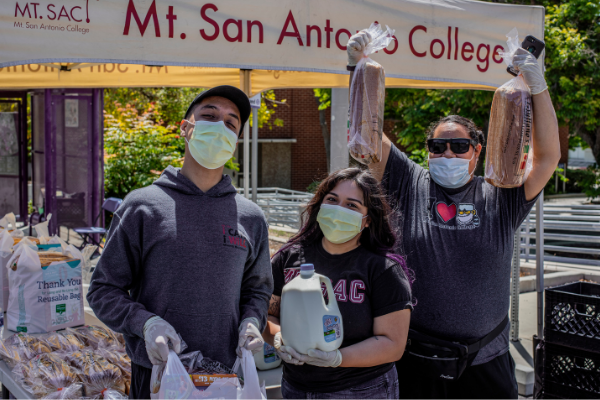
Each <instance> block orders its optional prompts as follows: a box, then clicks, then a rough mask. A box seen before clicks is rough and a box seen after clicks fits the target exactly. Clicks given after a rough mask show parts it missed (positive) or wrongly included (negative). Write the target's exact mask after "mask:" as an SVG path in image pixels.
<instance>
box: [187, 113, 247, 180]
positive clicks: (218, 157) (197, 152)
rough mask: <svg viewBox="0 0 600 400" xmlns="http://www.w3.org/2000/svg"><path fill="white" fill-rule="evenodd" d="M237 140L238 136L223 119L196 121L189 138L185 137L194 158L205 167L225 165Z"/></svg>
mask: <svg viewBox="0 0 600 400" xmlns="http://www.w3.org/2000/svg"><path fill="white" fill-rule="evenodd" d="M187 122H188V123H190V124H192V125H193V123H191V122H189V121H187ZM237 140H238V136H237V135H236V134H235V133H234V132H233V131H232V130H231V129H229V128H227V127H226V126H225V123H224V122H223V121H218V122H209V121H196V124H195V126H194V131H193V132H192V136H191V138H190V140H188V139H187V138H186V139H185V141H186V142H187V144H188V147H189V149H190V154H191V155H192V157H193V158H194V160H196V162H197V163H198V164H200V165H202V166H203V167H204V168H207V169H217V168H220V167H222V166H223V165H225V163H226V162H227V160H229V159H230V158H231V157H232V156H233V152H234V151H235V145H236V143H237Z"/></svg>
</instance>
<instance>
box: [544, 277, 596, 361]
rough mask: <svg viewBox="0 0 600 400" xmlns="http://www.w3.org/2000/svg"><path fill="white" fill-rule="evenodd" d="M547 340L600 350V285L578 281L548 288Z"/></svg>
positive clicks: (585, 348)
mask: <svg viewBox="0 0 600 400" xmlns="http://www.w3.org/2000/svg"><path fill="white" fill-rule="evenodd" d="M545 317H546V320H545V321H546V323H545V331H544V333H545V335H544V336H545V339H546V340H547V341H549V342H553V343H560V344H564V345H566V346H571V347H577V348H580V349H583V350H592V351H600V285H599V284H596V283H589V282H575V283H569V284H567V285H562V286H556V287H553V288H548V289H546V309H545Z"/></svg>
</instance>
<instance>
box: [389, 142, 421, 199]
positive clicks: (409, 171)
mask: <svg viewBox="0 0 600 400" xmlns="http://www.w3.org/2000/svg"><path fill="white" fill-rule="evenodd" d="M424 172H425V170H424V168H423V167H421V166H420V165H418V164H417V163H415V162H414V161H412V160H411V159H409V158H408V157H407V156H406V154H404V153H403V152H401V151H400V150H398V148H397V147H396V146H394V145H393V144H392V148H391V150H390V156H389V158H388V162H387V164H386V165H385V171H384V173H383V179H382V180H381V184H382V186H383V188H384V189H385V190H386V192H387V194H388V196H390V197H391V198H392V199H394V200H396V201H398V200H400V198H401V197H403V196H404V195H406V194H407V193H408V190H409V189H410V188H411V187H412V186H414V182H415V180H416V179H417V178H418V176H419V175H420V174H422V173H424Z"/></svg>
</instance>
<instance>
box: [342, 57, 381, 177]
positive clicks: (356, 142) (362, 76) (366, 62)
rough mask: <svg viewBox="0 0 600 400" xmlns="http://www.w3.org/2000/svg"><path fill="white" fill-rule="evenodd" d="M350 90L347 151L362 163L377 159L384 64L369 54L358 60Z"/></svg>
mask: <svg viewBox="0 0 600 400" xmlns="http://www.w3.org/2000/svg"><path fill="white" fill-rule="evenodd" d="M350 91H351V92H350V135H349V136H350V137H349V142H348V149H349V151H350V154H351V155H352V157H353V158H354V159H355V160H357V161H358V162H360V163H362V164H367V165H368V164H371V163H376V162H379V161H380V160H381V156H382V136H383V113H384V106H385V72H384V70H383V67H382V66H381V65H380V64H378V63H377V62H375V61H373V60H371V59H370V58H367V59H363V60H361V61H360V62H359V64H358V65H357V66H356V69H355V71H354V77H353V79H352V85H351V88H350Z"/></svg>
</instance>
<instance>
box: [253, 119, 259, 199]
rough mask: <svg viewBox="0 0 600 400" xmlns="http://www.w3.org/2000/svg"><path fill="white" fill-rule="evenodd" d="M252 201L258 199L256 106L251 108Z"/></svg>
mask: <svg viewBox="0 0 600 400" xmlns="http://www.w3.org/2000/svg"><path fill="white" fill-rule="evenodd" d="M252 201H253V202H255V203H256V202H257V201H258V108H253V109H252Z"/></svg>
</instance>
